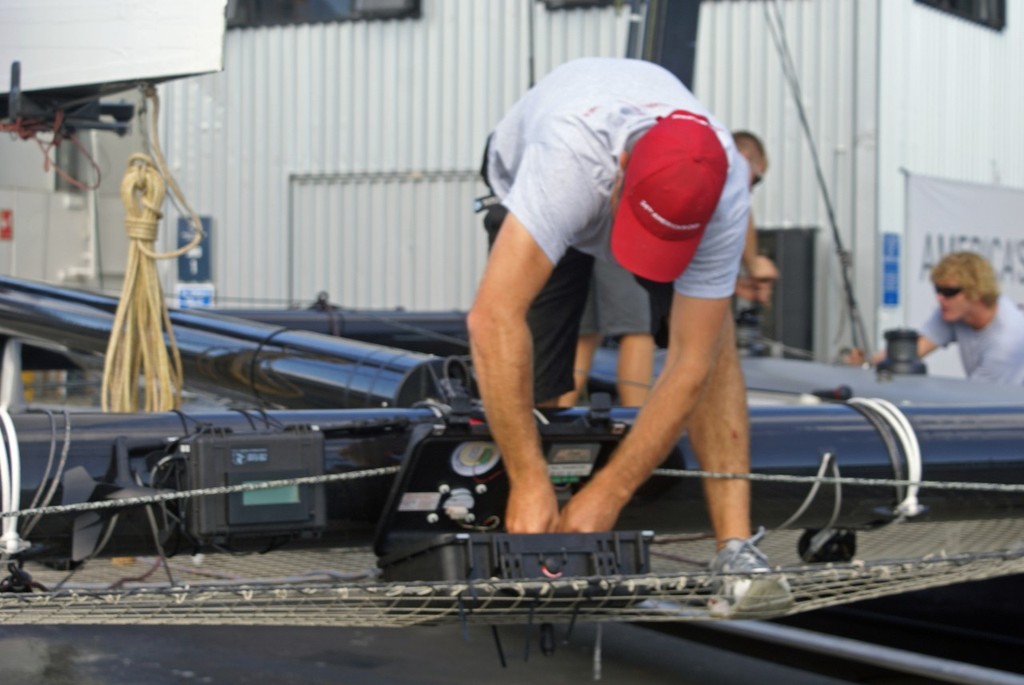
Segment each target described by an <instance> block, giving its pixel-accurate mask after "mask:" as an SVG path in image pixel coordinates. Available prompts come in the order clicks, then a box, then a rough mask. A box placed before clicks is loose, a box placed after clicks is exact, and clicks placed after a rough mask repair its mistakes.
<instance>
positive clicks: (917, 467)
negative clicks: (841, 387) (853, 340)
mask: <svg viewBox="0 0 1024 685" xmlns="http://www.w3.org/2000/svg"><path fill="white" fill-rule="evenodd" d="M848 402H849V404H856V405H859V406H862V407H866V408H868V409H869V410H871V411H873V412H875V414H877V415H878V416H879V417H881V418H882V419H883V420H884V421H886V422H887V423H888V424H889V427H890V428H892V431H893V433H894V434H895V435H896V438H897V439H898V440H899V441H900V446H901V447H902V448H903V454H904V456H905V458H906V460H907V480H909V481H910V482H911V485H910V486H909V487H908V488H907V494H906V496H905V497H904V498H903V501H902V502H900V503H899V504H898V505H896V513H897V514H899V515H900V516H901V517H904V518H905V517H911V516H917V515H918V514H920V513H921V512H922V511H924V507H922V506H921V504H920V502H918V499H917V493H918V492H919V490H920V484H919V483H920V481H921V474H922V472H923V467H922V464H921V446H920V444H919V443H918V441H917V434H916V433H914V427H913V426H911V425H910V421H908V420H907V417H906V416H905V415H904V414H903V412H901V411H900V410H899V409H898V408H897V407H896V405H894V404H893V403H892V402H889V401H888V400H883V399H880V398H873V399H872V398H865V397H854V398H851V399H850V400H849V401H848Z"/></svg>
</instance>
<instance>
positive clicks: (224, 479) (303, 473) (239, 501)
mask: <svg viewBox="0 0 1024 685" xmlns="http://www.w3.org/2000/svg"><path fill="white" fill-rule="evenodd" d="M180 449H181V451H182V452H185V453H186V456H187V460H188V479H189V487H190V488H191V489H201V488H216V487H222V486H231V485H240V484H243V483H261V482H268V481H276V480H287V479H292V478H305V477H309V476H320V475H323V472H324V467H323V464H324V436H323V433H320V432H319V431H311V430H307V431H282V432H275V433H248V434H247V433H238V434H235V433H226V434H216V433H207V434H202V435H197V436H196V437H195V438H194V439H193V440H191V441H189V442H188V443H185V444H182V445H181V447H180ZM325 523H326V504H325V500H324V486H323V484H315V485H309V484H295V485H283V486H280V487H270V488H261V489H253V490H243V491H241V492H233V493H229V494H227V495H211V496H202V497H192V498H190V499H189V500H188V512H187V527H188V530H189V532H190V533H191V534H192V535H193V536H194V537H196V538H197V539H198V540H200V541H202V542H224V541H227V540H229V539H231V538H235V537H253V536H260V537H270V536H279V535H302V534H313V533H318V532H319V531H321V530H322V529H323V527H324V525H325Z"/></svg>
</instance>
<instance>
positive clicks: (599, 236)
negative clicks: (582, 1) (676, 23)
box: [487, 58, 750, 298]
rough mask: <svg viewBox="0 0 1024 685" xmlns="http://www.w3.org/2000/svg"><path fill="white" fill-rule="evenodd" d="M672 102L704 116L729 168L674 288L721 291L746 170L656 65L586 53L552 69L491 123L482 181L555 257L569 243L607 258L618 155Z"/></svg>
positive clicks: (738, 239)
mask: <svg viewBox="0 0 1024 685" xmlns="http://www.w3.org/2000/svg"><path fill="white" fill-rule="evenodd" d="M677 109H683V110H687V111H690V112H694V113H697V114H701V115H703V116H705V117H707V118H708V120H709V121H710V122H711V125H712V126H713V128H714V129H715V132H716V133H717V134H718V138H719V140H720V141H721V143H722V147H723V149H724V150H725V154H726V159H727V160H728V163H729V173H728V176H727V178H726V182H725V187H724V188H723V190H722V195H721V197H720V198H719V201H718V207H717V208H716V209H715V213H714V215H713V216H712V218H711V221H710V222H709V223H708V226H707V230H706V231H705V233H704V236H703V238H702V239H701V244H700V247H699V248H698V249H697V253H696V255H695V256H694V258H693V261H692V262H691V263H690V266H689V267H687V269H686V270H685V271H684V272H683V273H682V274H681V275H680V276H679V277H678V278H677V279H676V280H675V284H674V287H675V290H676V291H677V292H679V293H681V294H683V295H688V296H691V297H702V298H719V297H728V296H729V295H731V294H732V293H733V290H734V289H735V286H736V276H737V274H738V272H739V264H740V255H741V254H742V252H743V243H744V240H745V237H746V229H747V217H748V214H749V211H750V192H749V188H748V183H749V173H750V172H749V168H748V166H747V162H746V159H744V158H743V156H742V155H741V154H740V153H739V152H738V151H737V149H736V145H735V143H734V142H733V139H732V135H731V134H730V133H729V130H728V129H727V128H726V127H725V126H723V125H722V124H721V122H719V121H718V120H717V119H715V118H714V117H712V116H711V114H710V113H709V112H708V111H707V108H705V107H704V105H702V104H701V103H700V102H699V101H698V100H697V98H696V97H694V95H693V93H691V92H690V91H689V90H687V89H686V87H685V86H684V85H683V84H682V83H681V82H680V81H679V80H678V79H677V78H676V77H675V76H673V75H672V74H671V73H670V72H669V71H667V70H666V69H663V68H662V67H660V66H658V65H656V64H653V63H651V62H645V61H641V60H631V59H616V58H584V59H577V60H573V61H571V62H567V63H565V64H563V65H561V66H559V67H558V68H556V69H555V70H554V71H552V72H551V73H550V74H548V75H547V76H546V77H544V78H543V79H541V80H540V81H539V82H538V83H537V85H536V86H534V87H533V88H532V89H531V90H530V91H529V92H527V93H526V94H525V95H524V96H523V97H522V98H521V99H520V100H519V101H518V102H517V103H516V104H515V105H513V107H512V108H511V109H510V110H509V111H508V113H507V114H506V115H505V117H504V118H503V119H502V120H501V121H500V122H499V123H498V125H497V127H496V128H495V129H494V133H493V135H492V137H491V140H490V145H489V147H488V167H487V174H488V180H489V181H490V184H491V187H492V188H493V190H494V192H495V194H496V195H497V196H498V197H499V198H500V199H501V201H502V203H503V204H504V205H505V206H506V207H507V208H508V209H509V211H510V212H512V213H513V214H515V216H516V218H517V219H519V221H520V222H522V224H523V225H524V226H525V227H526V230H527V231H529V233H530V235H531V236H533V238H534V240H536V241H537V244H538V245H539V246H540V248H541V250H543V252H544V254H545V255H547V257H548V259H550V260H551V263H552V264H556V263H557V262H558V260H559V259H561V257H562V255H564V254H565V252H566V250H567V249H568V248H569V247H574V248H576V249H577V250H580V251H581V252H584V253H586V254H590V255H593V256H595V257H597V258H598V259H603V260H606V261H612V256H611V249H610V240H611V225H612V215H611V206H610V199H611V193H612V188H613V186H614V184H615V178H616V175H617V173H618V170H619V155H620V154H621V153H622V152H623V151H624V150H627V149H630V148H631V147H632V144H633V142H634V141H635V140H636V138H638V137H639V136H640V135H641V134H642V133H644V132H645V131H647V129H649V128H650V127H651V126H653V125H654V123H655V122H656V121H657V118H658V117H661V116H665V115H667V114H669V113H671V112H673V111H675V110H677Z"/></svg>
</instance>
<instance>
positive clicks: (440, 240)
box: [161, 0, 629, 309]
mask: <svg viewBox="0 0 1024 685" xmlns="http://www.w3.org/2000/svg"><path fill="white" fill-rule="evenodd" d="M531 11H532V12H533V13H534V15H533V20H532V23H533V32H532V33H533V39H532V45H533V54H534V59H533V65H534V66H533V70H534V73H535V75H536V77H537V78H539V77H540V76H542V75H543V74H544V73H546V72H547V71H548V70H550V69H551V68H552V67H553V66H555V65H557V64H560V63H561V62H564V61H566V60H568V59H571V58H573V57H577V56H583V55H621V54H623V52H624V50H625V46H626V39H627V30H628V22H629V17H628V10H627V9H622V8H619V9H616V8H607V9H603V10H568V11H553V12H547V11H545V10H544V6H543V5H541V4H540V3H534V2H531V1H530V0H496V1H489V2H480V1H479V0H424V2H423V16H422V17H421V18H420V19H411V20H391V21H369V22H344V23H333V24H319V25H303V26H289V27H274V28H266V29H246V30H232V31H229V32H228V34H227V39H226V46H225V68H224V72H223V73H221V74H216V75H211V76H206V77H201V78H196V79H188V80H183V81H178V82H172V83H168V84H166V85H165V86H163V87H162V88H161V91H162V97H163V100H164V102H165V105H166V106H165V107H164V110H165V111H164V113H163V116H162V125H161V129H162V134H163V139H164V140H165V143H164V144H165V148H166V149H165V151H166V154H167V157H168V159H169V160H170V161H171V163H172V164H173V165H174V168H175V173H176V174H178V175H179V177H180V179H181V181H182V185H183V187H184V188H185V191H186V194H187V196H188V197H189V198H190V201H191V202H192V203H193V205H194V206H195V208H196V210H197V211H198V212H199V213H200V214H203V215H210V216H212V217H214V228H213V231H212V233H213V245H212V254H213V264H212V271H213V278H214V283H215V285H216V289H217V299H218V302H220V303H228V304H248V303H252V304H267V303H271V304H280V303H284V302H286V301H287V302H291V301H297V302H300V303H301V302H311V301H312V300H313V299H314V298H315V297H316V295H317V293H318V292H319V291H327V292H328V294H329V295H330V297H331V300H332V301H333V302H335V303H338V304H341V305H344V306H353V307H398V306H403V307H407V308H424V309H426V308H430V309H445V308H466V307H468V306H469V304H470V303H471V301H472V296H473V292H474V290H475V287H476V283H477V281H478V279H479V275H480V273H481V271H482V267H483V264H484V261H485V259H486V240H485V237H484V234H483V231H482V229H481V228H480V220H479V217H478V216H476V215H474V214H473V213H472V200H473V198H474V196H476V195H477V194H480V193H481V192H482V190H483V188H482V186H481V185H480V184H479V182H478V181H477V170H478V168H479V163H480V154H481V151H482V146H483V144H484V140H485V137H486V134H487V132H488V131H489V130H490V128H491V126H493V124H494V123H495V122H496V121H497V120H498V118H499V117H500V116H501V114H502V113H503V112H504V110H505V109H506V108H507V107H508V106H509V105H510V104H511V103H512V102H513V101H514V100H515V99H516V98H517V97H518V96H519V95H520V94H521V93H522V92H524V91H525V90H526V89H527V88H528V86H529V79H530V71H531V70H530V60H529V56H530V52H531V49H530V44H531V38H530V34H531V30H530V25H531V18H530V12H531ZM175 219H176V217H173V216H172V217H170V220H171V221H174V220H175ZM161 234H162V235H165V234H168V231H166V230H164V231H162V232H161ZM169 234H170V235H173V231H171V232H170V233H169Z"/></svg>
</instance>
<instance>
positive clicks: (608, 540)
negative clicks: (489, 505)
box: [378, 531, 654, 581]
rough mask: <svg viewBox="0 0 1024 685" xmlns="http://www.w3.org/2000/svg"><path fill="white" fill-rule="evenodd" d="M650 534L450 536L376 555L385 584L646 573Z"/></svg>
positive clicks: (437, 537) (439, 536) (621, 532)
mask: <svg viewBox="0 0 1024 685" xmlns="http://www.w3.org/2000/svg"><path fill="white" fill-rule="evenodd" d="M653 538H654V533H652V532H650V531H642V532H636V531H617V532H612V533H541V534H536V535H513V534H509V533H451V534H445V535H438V536H436V537H433V538H431V539H429V540H425V541H423V542H422V543H421V544H418V545H410V546H407V547H405V548H404V549H402V550H401V551H399V552H395V553H394V554H390V555H387V556H385V557H381V558H380V559H379V560H378V565H379V566H380V567H381V570H382V576H383V579H384V580H386V581H414V580H424V581H461V580H486V579H491V578H496V579H500V580H521V579H529V578H539V579H558V578H562V577H566V578H570V577H591V576H613V575H636V574H642V573H648V572H649V571H650V543H651V541H652V539H653Z"/></svg>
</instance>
